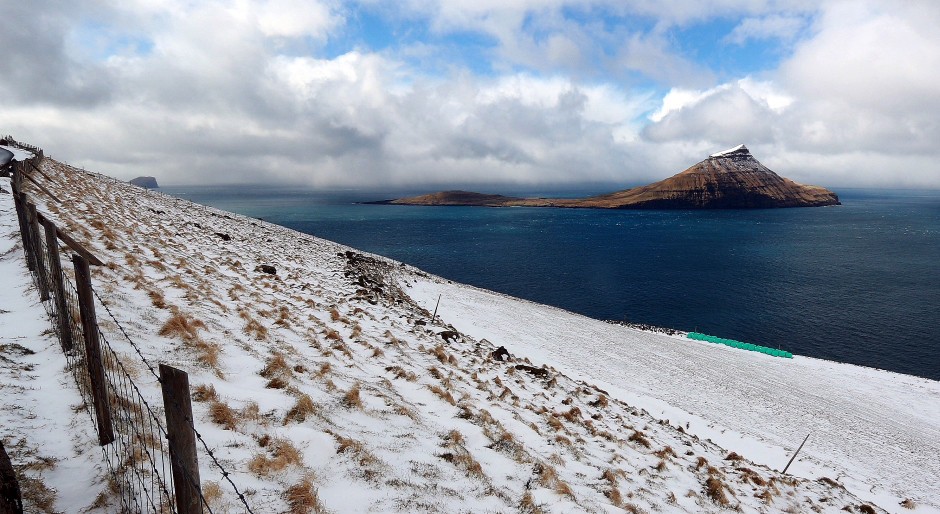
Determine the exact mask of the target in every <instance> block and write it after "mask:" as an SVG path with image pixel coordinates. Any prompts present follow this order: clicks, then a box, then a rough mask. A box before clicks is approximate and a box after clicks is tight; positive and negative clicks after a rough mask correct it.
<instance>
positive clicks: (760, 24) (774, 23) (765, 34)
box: [724, 14, 806, 45]
mask: <svg viewBox="0 0 940 514" xmlns="http://www.w3.org/2000/svg"><path fill="white" fill-rule="evenodd" d="M805 26H806V20H805V19H803V18H802V17H800V16H790V15H780V14H771V15H769V16H765V17H762V18H745V19H743V20H741V23H739V24H738V25H737V26H736V27H735V28H734V29H733V30H732V31H731V32H730V33H729V34H728V35H727V36H725V38H724V40H725V41H727V42H729V43H734V44H737V45H743V44H744V43H746V42H747V41H748V40H750V39H771V38H778V39H781V40H784V41H791V40H793V39H794V38H795V37H796V36H797V34H799V32H800V30H802V29H803V28H804V27H805Z"/></svg>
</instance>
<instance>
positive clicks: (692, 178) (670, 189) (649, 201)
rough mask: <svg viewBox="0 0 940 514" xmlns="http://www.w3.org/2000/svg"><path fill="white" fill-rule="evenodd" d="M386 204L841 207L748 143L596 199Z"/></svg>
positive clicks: (469, 196)
mask: <svg viewBox="0 0 940 514" xmlns="http://www.w3.org/2000/svg"><path fill="white" fill-rule="evenodd" d="M385 203H394V204H404V205H480V206H488V207H510V206H520V207H593V208H604V209H748V208H771V207H817V206H823V205H840V202H839V197H838V196H836V194H835V193H833V192H832V191H829V190H828V189H826V188H824V187H819V186H810V185H805V184H798V183H796V182H794V181H792V180H790V179H788V178H784V177H781V176H780V175H777V174H776V173H774V172H773V171H772V170H771V169H770V168H768V167H767V166H764V165H763V164H761V163H760V162H759V161H758V160H757V159H755V158H754V156H753V155H751V152H750V151H749V150H748V149H747V147H746V146H744V145H740V146H737V147H735V148H732V149H730V150H726V151H724V152H719V153H716V154H712V155H710V156H709V157H708V158H707V159H705V160H703V161H701V162H699V163H698V164H696V165H694V166H692V167H691V168H689V169H687V170H685V171H683V172H681V173H678V174H676V175H673V176H672V177H669V178H667V179H665V180H661V181H659V182H655V183H653V184H649V185H647V186H642V187H635V188H633V189H626V190H623V191H616V192H613V193H607V194H604V195H600V196H594V197H591V198H513V197H507V196H500V195H484V194H479V193H468V192H466V191H443V192H439V193H432V194H429V195H423V196H416V197H413V198H400V199H398V200H392V201H389V202H385Z"/></svg>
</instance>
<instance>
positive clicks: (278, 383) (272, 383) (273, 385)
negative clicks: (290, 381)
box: [264, 377, 287, 389]
mask: <svg viewBox="0 0 940 514" xmlns="http://www.w3.org/2000/svg"><path fill="white" fill-rule="evenodd" d="M264 387H266V388H268V389H286V388H287V379H285V378H283V377H274V378H272V379H271V380H268V383H267V384H264Z"/></svg>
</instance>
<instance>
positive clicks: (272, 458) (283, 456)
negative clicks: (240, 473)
mask: <svg viewBox="0 0 940 514" xmlns="http://www.w3.org/2000/svg"><path fill="white" fill-rule="evenodd" d="M266 449H267V450H268V451H267V453H257V454H255V456H254V457H252V458H251V460H250V461H248V470H249V471H251V472H252V473H255V474H258V475H270V474H271V473H275V472H278V471H281V470H282V469H284V468H286V467H287V466H290V465H297V466H299V465H300V464H301V462H302V461H303V459H302V458H301V455H300V451H299V450H298V449H297V448H295V447H294V445H292V444H291V443H290V441H288V440H286V439H279V438H275V439H274V440H273V441H271V442H270V443H269V444H268V445H267V446H266Z"/></svg>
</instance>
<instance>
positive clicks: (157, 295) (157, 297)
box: [147, 289, 166, 309]
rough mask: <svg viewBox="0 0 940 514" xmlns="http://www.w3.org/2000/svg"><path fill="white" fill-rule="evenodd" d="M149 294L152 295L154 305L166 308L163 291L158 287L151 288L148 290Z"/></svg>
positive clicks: (151, 299) (151, 301) (151, 300)
mask: <svg viewBox="0 0 940 514" xmlns="http://www.w3.org/2000/svg"><path fill="white" fill-rule="evenodd" d="M147 296H149V297H150V303H152V304H153V306H154V307H156V308H158V309H166V300H165V299H164V298H163V293H161V292H160V291H157V290H156V289H151V290H149V291H147Z"/></svg>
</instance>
